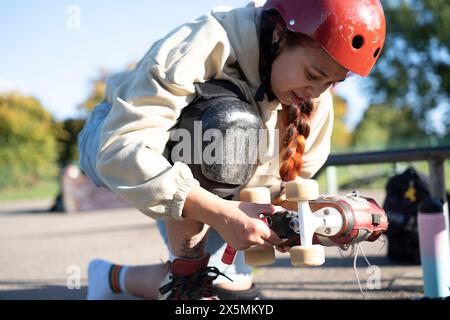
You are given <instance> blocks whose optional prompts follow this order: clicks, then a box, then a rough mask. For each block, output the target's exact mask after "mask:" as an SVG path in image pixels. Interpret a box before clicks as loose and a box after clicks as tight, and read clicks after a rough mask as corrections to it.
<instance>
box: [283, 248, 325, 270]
mask: <svg viewBox="0 0 450 320" xmlns="http://www.w3.org/2000/svg"><path fill="white" fill-rule="evenodd" d="M289 253H290V254H291V264H292V265H293V266H297V267H314V266H320V265H322V264H323V263H324V262H325V251H324V249H323V247H322V246H321V245H319V244H313V245H311V246H295V247H292V248H291V249H290V250H289Z"/></svg>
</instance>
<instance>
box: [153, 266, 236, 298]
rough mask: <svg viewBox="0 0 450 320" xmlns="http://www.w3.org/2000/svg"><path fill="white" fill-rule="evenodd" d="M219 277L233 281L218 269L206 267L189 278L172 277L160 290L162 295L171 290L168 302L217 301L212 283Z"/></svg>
mask: <svg viewBox="0 0 450 320" xmlns="http://www.w3.org/2000/svg"><path fill="white" fill-rule="evenodd" d="M219 276H224V277H225V278H227V279H229V280H230V281H233V280H231V279H230V278H229V277H227V276H226V275H225V274H223V273H222V272H220V271H219V269H217V268H216V267H206V268H204V269H201V270H199V271H197V272H195V273H193V274H190V275H187V276H172V281H171V282H169V283H167V284H166V285H164V286H162V287H161V288H160V289H159V292H160V293H161V294H165V293H167V292H169V291H170V290H171V293H170V294H169V296H168V297H167V299H168V300H199V299H204V298H206V299H215V298H216V297H215V296H214V293H213V285H212V282H213V281H214V280H215V279H217V277H219Z"/></svg>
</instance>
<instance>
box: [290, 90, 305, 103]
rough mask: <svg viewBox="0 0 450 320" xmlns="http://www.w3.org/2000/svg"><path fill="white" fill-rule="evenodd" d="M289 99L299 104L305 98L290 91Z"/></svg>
mask: <svg viewBox="0 0 450 320" xmlns="http://www.w3.org/2000/svg"><path fill="white" fill-rule="evenodd" d="M291 101H292V104H296V105H300V104H302V103H303V102H304V101H305V99H303V98H302V97H300V96H298V95H297V94H296V93H295V92H294V91H291Z"/></svg>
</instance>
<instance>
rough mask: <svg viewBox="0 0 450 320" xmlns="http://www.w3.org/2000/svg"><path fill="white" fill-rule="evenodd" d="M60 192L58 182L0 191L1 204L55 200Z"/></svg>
mask: <svg viewBox="0 0 450 320" xmlns="http://www.w3.org/2000/svg"><path fill="white" fill-rule="evenodd" d="M58 192H59V183H58V181H56V180H51V181H43V182H40V183H38V184H36V185H34V186H31V187H16V188H7V189H4V190H0V202H6V201H16V200H32V199H39V198H53V197H56V195H57V194H58Z"/></svg>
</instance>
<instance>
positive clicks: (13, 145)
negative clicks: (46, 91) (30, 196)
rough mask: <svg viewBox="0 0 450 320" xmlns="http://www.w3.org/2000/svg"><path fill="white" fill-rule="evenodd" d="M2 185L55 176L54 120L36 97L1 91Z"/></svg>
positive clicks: (28, 182) (12, 184)
mask: <svg viewBox="0 0 450 320" xmlns="http://www.w3.org/2000/svg"><path fill="white" fill-rule="evenodd" d="M0 119H1V121H0V175H1V176H0V188H5V187H10V186H19V185H20V186H23V185H30V184H33V183H37V182H39V181H40V180H45V179H49V178H54V177H55V176H56V175H57V173H58V166H57V158H58V154H57V142H56V139H55V136H54V133H55V122H54V121H53V119H52V116H51V115H50V113H49V112H47V111H46V110H45V109H44V108H43V107H42V105H41V103H40V102H39V101H38V100H37V99H35V98H33V97H26V96H22V95H20V94H19V93H9V94H3V95H0Z"/></svg>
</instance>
